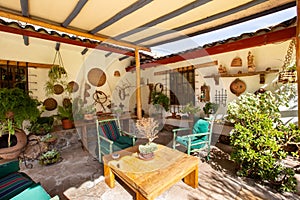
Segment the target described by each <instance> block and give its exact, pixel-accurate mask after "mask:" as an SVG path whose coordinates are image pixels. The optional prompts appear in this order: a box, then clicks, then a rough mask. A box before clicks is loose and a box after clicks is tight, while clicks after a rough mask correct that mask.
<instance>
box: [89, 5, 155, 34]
mask: <svg viewBox="0 0 300 200" xmlns="http://www.w3.org/2000/svg"><path fill="white" fill-rule="evenodd" d="M152 1H153V0H143V1H136V2H135V3H133V4H132V5H130V6H129V7H127V8H125V9H124V10H121V11H120V12H119V13H117V14H116V15H114V16H113V17H111V18H110V19H108V20H107V21H105V22H103V23H102V24H100V25H99V26H97V27H95V28H94V29H93V30H91V31H90V33H91V34H95V33H97V32H99V31H101V30H102V29H104V28H106V27H108V26H109V25H111V24H113V23H115V22H116V21H118V20H120V19H122V18H123V17H125V16H126V15H129V14H131V13H133V12H134V11H136V10H138V9H140V8H142V7H144V6H145V5H147V4H149V3H150V2H152Z"/></svg>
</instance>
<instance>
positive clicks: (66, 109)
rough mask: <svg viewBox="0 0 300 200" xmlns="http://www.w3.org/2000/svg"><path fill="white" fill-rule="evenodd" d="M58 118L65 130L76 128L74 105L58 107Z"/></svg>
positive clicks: (68, 104)
mask: <svg viewBox="0 0 300 200" xmlns="http://www.w3.org/2000/svg"><path fill="white" fill-rule="evenodd" d="M57 116H58V118H59V119H60V120H61V122H62V126H63V129H70V128H73V127H74V117H73V112H72V103H71V102H70V103H67V104H63V105H62V106H61V105H60V106H58V113H57Z"/></svg>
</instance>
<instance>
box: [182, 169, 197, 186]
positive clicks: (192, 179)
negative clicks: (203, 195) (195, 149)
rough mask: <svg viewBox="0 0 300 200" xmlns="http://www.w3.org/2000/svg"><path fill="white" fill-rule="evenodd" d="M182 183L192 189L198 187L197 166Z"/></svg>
mask: <svg viewBox="0 0 300 200" xmlns="http://www.w3.org/2000/svg"><path fill="white" fill-rule="evenodd" d="M183 181H184V182H185V183H186V184H187V185H189V186H191V187H193V188H197V187H198V165H197V166H196V167H195V169H194V170H193V171H192V172H191V173H189V174H188V175H187V176H186V177H184V179H183Z"/></svg>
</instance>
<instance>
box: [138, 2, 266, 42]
mask: <svg viewBox="0 0 300 200" xmlns="http://www.w3.org/2000/svg"><path fill="white" fill-rule="evenodd" d="M266 1H268V0H256V1H250V2H248V3H245V4H243V5H240V6H238V7H235V8H232V9H230V10H226V11H224V12H221V13H217V14H215V15H211V16H209V17H206V18H203V19H199V20H197V21H194V22H191V23H188V24H185V25H182V26H179V27H176V28H173V29H172V30H167V31H163V32H160V33H158V34H154V35H151V36H148V37H145V38H143V39H140V40H137V41H134V42H135V43H136V44H139V43H143V42H146V41H149V40H153V39H155V38H158V37H162V36H164V35H168V34H172V33H174V32H181V31H183V30H185V29H190V28H193V27H195V26H199V25H202V24H205V23H209V22H212V21H214V20H217V19H221V18H223V17H226V16H229V15H232V14H235V13H238V12H240V11H243V10H246V9H249V8H251V7H253V6H256V5H258V4H261V3H264V2H266Z"/></svg>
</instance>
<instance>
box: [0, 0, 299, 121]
mask: <svg viewBox="0 0 300 200" xmlns="http://www.w3.org/2000/svg"><path fill="white" fill-rule="evenodd" d="M299 3H300V0H281V1H278V0H240V1H238V2H237V1H234V0H227V1H222V0H214V1H212V0H188V1H181V0H173V1H172V3H170V1H164V0H155V1H153V0H128V1H122V2H119V1H117V2H116V1H97V0H78V1H61V0H44V1H43V2H40V1H38V0H32V1H28V0H10V1H2V2H0V17H4V18H8V19H11V20H15V21H18V22H20V23H21V26H19V27H16V26H10V24H9V23H6V24H5V23H0V31H4V32H9V33H13V34H20V35H23V39H24V45H30V37H36V38H41V39H46V40H52V41H57V42H63V43H68V44H73V45H78V46H83V47H87V48H97V49H101V50H104V51H108V52H112V53H116V54H119V55H120V57H121V56H122V57H124V55H125V56H135V62H136V65H135V69H136V89H137V90H136V94H137V97H136V103H137V115H138V118H139V119H140V118H141V116H142V114H141V111H142V107H141V91H140V78H141V77H140V68H141V64H140V53H141V52H142V51H150V50H151V48H152V47H154V46H157V45H160V44H166V43H169V42H174V41H178V40H181V39H182V38H186V37H192V36H196V35H200V34H204V33H209V32H211V31H214V30H217V29H221V28H225V27H228V26H231V25H235V24H239V23H242V22H245V21H248V20H251V19H255V18H257V17H261V16H264V15H268V14H272V13H275V12H278V11H281V10H284V9H287V8H291V7H294V6H297V16H299V14H300V5H299ZM30 25H35V26H39V27H43V28H45V29H51V30H53V31H55V32H57V33H63V34H67V35H72V36H70V37H64V36H61V35H59V34H58V35H57V36H56V35H52V34H47V33H45V32H46V31H36V30H32V27H30ZM299 26H300V22H299V20H298V21H297V26H296V41H297V48H296V49H297V53H296V55H297V59H296V60H297V72H298V73H297V74H298V75H297V76H298V88H299V79H300V60H299V58H300V53H299V50H300V49H299V46H300V44H299V37H298V36H299V33H300V32H299ZM73 36H74V37H75V39H74V38H72V37H73ZM82 38H84V40H82ZM107 44H108V45H107ZM198 53H199V52H198ZM208 53H209V52H208ZM0 59H1V58H0ZM2 59H4V58H2ZM191 59H192V57H191ZM164 64H165V63H164ZM298 93H299V94H300V91H299V90H298ZM299 94H298V95H299ZM298 104H299V103H298ZM299 114H300V111H299V110H298V115H299Z"/></svg>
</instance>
